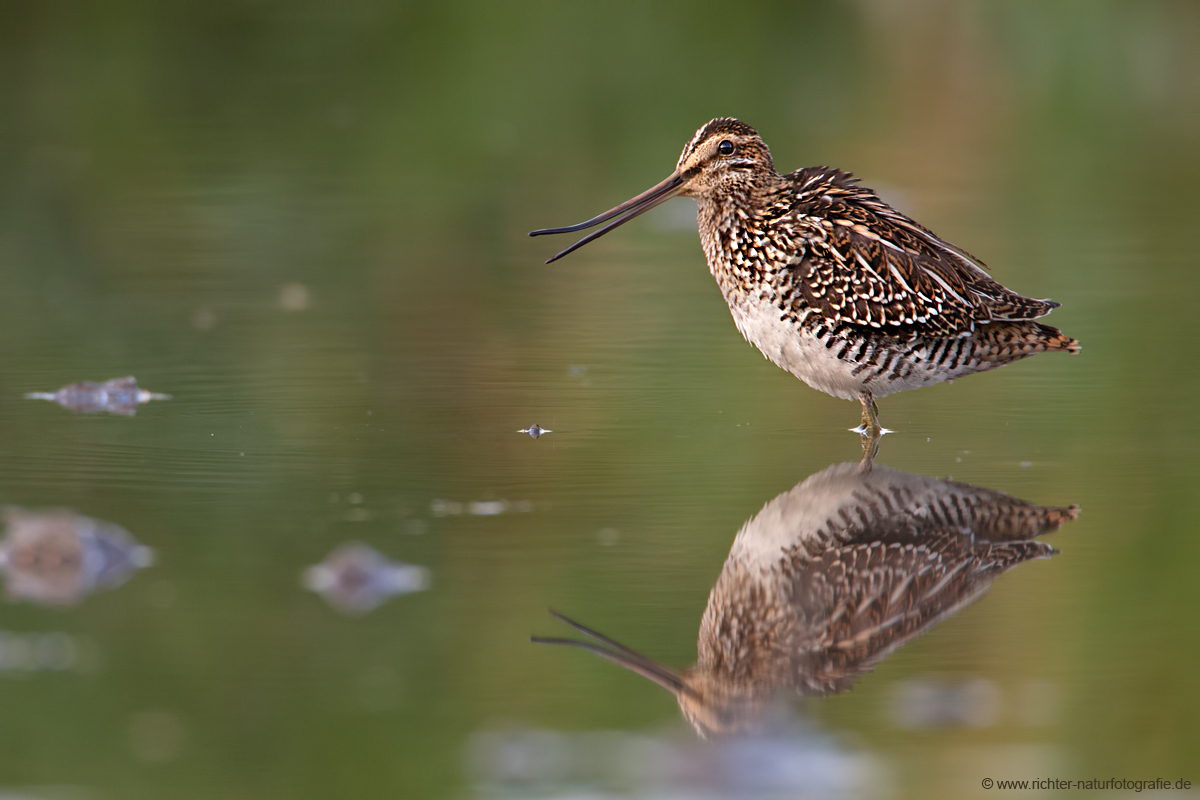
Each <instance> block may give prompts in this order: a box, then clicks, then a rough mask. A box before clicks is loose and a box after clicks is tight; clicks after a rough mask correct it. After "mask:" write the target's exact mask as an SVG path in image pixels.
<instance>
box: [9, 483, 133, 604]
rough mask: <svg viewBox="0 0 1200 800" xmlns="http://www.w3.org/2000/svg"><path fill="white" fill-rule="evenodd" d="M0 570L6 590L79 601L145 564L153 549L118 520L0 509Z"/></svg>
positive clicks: (17, 596) (24, 596)
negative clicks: (0, 528)
mask: <svg viewBox="0 0 1200 800" xmlns="http://www.w3.org/2000/svg"><path fill="white" fill-rule="evenodd" d="M4 522H5V528H6V531H5V537H4V540H3V541H0V571H3V573H4V577H5V583H6V585H7V589H8V596H9V597H10V598H11V599H13V600H28V601H30V602H33V603H40V604H42V605H51V606H64V605H72V604H74V603H77V602H79V601H80V600H81V599H82V598H84V597H85V596H87V595H89V594H91V593H92V592H96V591H99V590H101V589H112V588H115V587H117V586H120V585H121V584H122V583H124V582H125V581H127V580H128V579H129V577H130V576H131V575H132V574H133V572H134V571H135V570H138V569H142V568H144V567H148V566H150V564H152V563H153V562H154V553H153V551H151V550H150V548H148V547H146V546H144V545H141V544H138V543H137V541H135V540H134V538H133V537H132V536H131V535H130V534H129V532H128V531H126V530H125V529H124V528H122V527H120V526H119V525H114V524H113V523H111V522H104V521H102V520H98V519H92V518H91V517H85V516H82V515H80V514H76V513H75V512H74V511H69V510H66V509H56V510H51V511H27V510H25V509H22V508H17V507H16V506H8V507H7V508H5V509H4Z"/></svg>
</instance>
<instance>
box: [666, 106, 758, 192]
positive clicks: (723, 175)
mask: <svg viewBox="0 0 1200 800" xmlns="http://www.w3.org/2000/svg"><path fill="white" fill-rule="evenodd" d="M675 174H676V175H678V176H680V178H681V179H682V182H681V183H680V186H679V194H683V195H687V196H688V197H696V198H701V197H710V196H713V195H718V194H742V193H748V192H751V191H753V190H754V189H755V188H757V187H758V186H760V185H762V184H763V182H764V181H763V179H764V178H766V177H770V176H773V175H775V163H774V162H773V161H772V160H771V151H770V150H769V149H768V148H767V144H766V142H764V141H763V140H762V137H761V136H759V135H758V131H756V130H754V128H751V127H750V126H749V125H747V124H746V123H744V122H741V121H739V120H736V119H730V118H729V117H718V118H717V119H714V120H713V121H712V122H709V123H708V124H707V125H704V126H703V127H702V128H700V130H698V131H696V135H695V136H693V137H692V139H691V141H690V142H688V143H687V145H686V146H685V147H684V148H683V153H682V154H680V156H679V163H678V164H676V165H675Z"/></svg>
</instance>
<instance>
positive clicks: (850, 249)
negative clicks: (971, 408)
mask: <svg viewBox="0 0 1200 800" xmlns="http://www.w3.org/2000/svg"><path fill="white" fill-rule="evenodd" d="M681 194H682V195H687V196H690V197H694V198H695V199H696V201H697V204H698V220H699V227H700V241H701V243H702V245H703V247H704V253H705V256H706V258H707V260H708V267H709V270H710V271H711V272H712V274H713V276H714V277H715V278H716V280H717V284H718V285H719V286H720V288H721V292H722V294H723V295H724V296H725V300H726V302H727V303H728V304H729V309H730V311H731V312H732V314H733V318H734V322H735V323H736V324H737V327H738V330H740V331H741V332H742V334H743V335H744V336H745V337H746V339H747V340H749V341H750V342H751V343H752V344H754V345H755V346H756V347H758V348H759V350H761V351H762V353H763V354H764V355H765V356H766V357H767V358H768V359H770V360H771V361H773V362H774V363H775V364H777V365H779V366H780V367H782V368H784V369H786V370H788V371H789V372H791V373H792V374H794V375H795V376H796V377H798V378H800V379H801V380H803V381H804V382H805V383H807V384H808V385H809V386H812V387H813V388H815V389H820V390H821V391H823V392H826V393H828V394H831V395H833V396H835V397H842V398H845V399H857V400H859V401H860V402H861V403H862V406H863V431H864V433H870V434H871V435H873V436H874V435H877V434H878V432H879V430H880V428H879V423H878V418H877V415H876V412H875V404H874V399H875V398H876V397H882V396H884V395H887V394H891V393H893V392H897V391H901V390H904V389H915V388H919V387H922V386H930V385H932V384H935V383H940V382H941V381H944V380H949V379H952V378H956V377H959V376H961V375H968V374H972V373H975V372H983V371H986V370H990V369H994V368H996V367H1000V366H1004V365H1005V364H1008V363H1011V362H1013V361H1016V360H1019V359H1022V358H1025V357H1027V356H1030V355H1033V354H1034V353H1039V352H1043V351H1047V350H1062V351H1066V352H1071V353H1075V352H1078V351H1079V343H1078V342H1077V341H1076V340H1074V339H1072V338H1070V337H1068V336H1064V335H1063V334H1062V333H1060V332H1059V331H1058V330H1057V329H1055V328H1051V327H1049V326H1046V325H1043V324H1041V323H1038V322H1035V321H1034V320H1035V319H1037V318H1038V317H1042V316H1044V315H1046V314H1048V313H1049V312H1050V311H1051V310H1052V309H1053V308H1055V307H1057V305H1058V304H1057V303H1055V302H1053V301H1051V300H1035V299H1031V298H1028V297H1023V296H1022V295H1019V294H1017V293H1015V292H1013V291H1011V290H1009V289H1006V288H1005V287H1004V286H1001V285H1000V284H999V283H997V282H996V281H995V280H993V279H992V278H991V277H990V276H989V275H988V273H987V272H986V267H985V265H984V263H983V262H982V261H980V260H979V259H977V258H975V257H974V256H972V255H971V254H970V253H968V252H966V251H965V250H962V249H961V248H958V247H955V246H954V245H952V244H950V243H949V242H946V241H944V240H942V239H940V238H938V237H937V236H936V235H934V234H933V232H931V231H930V230H928V229H927V228H924V227H922V226H921V225H919V224H917V223H916V222H914V221H913V220H912V219H909V218H908V217H906V216H905V215H903V214H901V213H900V212H899V211H896V210H895V209H894V208H892V207H891V206H889V205H888V204H887V203H884V202H883V201H882V200H880V199H879V197H878V196H877V195H876V194H875V193H874V192H872V191H871V190H870V189H867V188H865V187H863V186H861V185H859V184H858V182H857V180H856V179H855V178H854V177H853V176H851V175H850V173H847V172H842V171H840V170H836V169H830V168H828V167H808V168H806V169H801V170H798V171H796V172H793V173H791V174H789V175H780V174H779V173H778V172H776V171H775V165H774V162H773V161H772V159H771V153H770V151H769V150H768V149H767V146H766V144H765V143H764V142H763V140H762V138H761V137H760V136H759V135H758V133H757V132H756V131H755V130H754V129H753V128H751V127H750V126H749V125H746V124H745V123H743V122H739V121H738V120H735V119H729V118H719V119H714V120H712V121H711V122H709V123H708V124H706V125H704V126H703V127H702V128H700V130H698V131H697V132H696V135H695V136H693V137H692V140H691V141H690V142H688V144H687V146H686V147H685V148H684V149H683V154H682V155H681V156H680V158H679V163H678V165H677V166H676V169H675V172H673V173H672V174H671V175H670V176H669V177H668V178H667V179H666V180H665V181H663V182H662V183H660V184H658V185H657V186H655V187H653V188H651V189H650V190H648V191H646V192H644V193H643V194H641V195H638V196H637V197H635V198H633V199H632V200H629V201H628V202H626V203H623V204H621V205H620V206H617V207H616V208H614V209H612V210H611V211H608V212H606V213H604V214H601V215H600V216H599V217H596V218H594V219H591V220H588V221H587V222H584V223H581V224H579V225H572V226H569V227H566V228H551V229H545V230H539V231H534V232H533V233H532V234H531V235H535V236H536V235H541V234H547V233H566V232H571V231H577V230H582V229H585V228H589V227H592V226H594V225H598V224H600V223H602V222H608V223H609V224H608V225H606V226H605V227H603V228H601V229H600V230H599V231H596V232H594V233H592V234H589V235H588V236H586V237H584V238H583V239H581V240H580V241H579V242H577V243H576V244H574V245H572V246H571V247H569V248H567V249H566V250H564V251H562V252H561V253H559V254H558V255H556V256H555V257H554V258H552V259H551V261H553V260H555V259H557V258H560V257H562V256H564V255H566V254H567V253H570V252H571V251H573V250H575V249H576V248H578V247H581V246H582V245H584V244H586V243H587V242H590V241H592V240H593V239H595V238H597V237H599V236H601V235H603V234H604V233H606V232H608V231H610V230H612V229H613V228H615V227H617V226H618V225H620V224H622V223H624V222H626V221H628V220H629V219H632V218H633V217H635V216H637V215H638V214H641V213H642V212H644V211H646V210H648V209H650V208H653V207H654V206H656V205H658V204H660V203H662V202H665V201H666V200H668V199H670V198H671V197H675V196H677V195H681Z"/></svg>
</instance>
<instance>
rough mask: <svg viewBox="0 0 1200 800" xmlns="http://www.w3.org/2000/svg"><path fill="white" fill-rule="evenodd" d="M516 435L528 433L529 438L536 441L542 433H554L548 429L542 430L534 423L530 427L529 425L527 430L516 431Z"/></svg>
mask: <svg viewBox="0 0 1200 800" xmlns="http://www.w3.org/2000/svg"><path fill="white" fill-rule="evenodd" d="M517 433H528V434H529V435H530V436H532V437H533V438H534V439H536V438H538V437H539V436H541V435H542V434H543V433H554V431H552V430H550V429H549V428H543V427H541V426H540V425H538V424H537V423H536V422H535V423H533V424H532V425H530V426H529V427H528V428H525V429H524V430H519V431H517Z"/></svg>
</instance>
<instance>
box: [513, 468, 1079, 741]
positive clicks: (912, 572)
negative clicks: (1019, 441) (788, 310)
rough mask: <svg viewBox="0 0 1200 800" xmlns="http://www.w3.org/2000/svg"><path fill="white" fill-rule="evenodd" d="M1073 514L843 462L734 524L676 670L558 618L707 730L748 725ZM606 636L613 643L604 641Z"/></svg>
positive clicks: (939, 616) (904, 636)
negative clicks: (694, 637) (692, 656)
mask: <svg viewBox="0 0 1200 800" xmlns="http://www.w3.org/2000/svg"><path fill="white" fill-rule="evenodd" d="M1078 513H1079V509H1078V507H1077V506H1068V507H1058V508H1055V507H1042V506H1037V505H1033V504H1032V503H1028V502H1026V501H1024V500H1018V499H1017V498H1014V497H1010V496H1009V495H1006V494H1003V493H1001V492H996V491H993V490H990V489H981V488H977V487H974V486H969V485H967V484H963V483H954V482H952V481H943V480H937V479H935V478H927V477H923V476H920V475H911V474H909V473H904V472H899V471H896V470H892V469H888V468H876V469H874V470H871V471H866V470H862V469H861V468H860V467H859V465H857V464H840V465H835V466H832V467H829V468H827V469H825V470H822V471H821V472H819V473H817V474H815V475H812V476H810V477H809V478H807V479H806V480H804V481H803V482H801V483H800V484H799V485H797V486H796V487H795V488H793V489H792V490H791V491H789V492H785V493H784V494H782V495H780V496H779V497H777V498H775V499H774V500H772V501H771V502H769V503H767V505H766V506H764V507H763V509H762V510H761V511H760V512H759V513H758V514H757V515H755V516H754V518H753V519H751V520H750V521H749V522H747V523H746V524H745V525H744V526H743V527H742V529H741V531H739V532H738V534H737V537H736V539H735V540H734V543H733V547H732V548H731V550H730V552H729V556H728V558H727V559H726V561H725V566H724V567H723V568H722V570H721V575H720V577H718V579H717V582H716V585H715V586H714V587H713V589H712V592H711V593H710V594H709V598H708V606H707V608H706V609H705V611H704V617H703V619H702V620H701V622H700V632H699V638H698V642H697V651H698V656H699V658H698V660H697V663H696V664H695V665H694V666H693V667H691V668H689V669H687V670H684V671H683V672H675V671H674V670H671V669H669V668H667V667H664V666H662V665H661V664H658V663H657V662H654V661H652V660H650V659H649V658H647V657H646V656H643V655H641V654H640V653H637V652H635V651H633V650H630V649H629V648H626V647H625V646H623V645H621V644H619V643H617V642H615V641H613V640H612V639H608V638H606V637H603V636H601V635H600V634H597V633H596V632H595V631H592V630H590V629H588V628H585V627H583V626H582V625H579V624H578V623H575V622H573V621H571V620H568V619H566V618H565V617H561V616H560V618H561V619H563V620H564V621H566V622H567V623H568V624H570V625H572V626H573V627H575V628H576V629H577V630H579V631H581V632H583V633H585V634H587V635H589V636H591V637H593V638H594V639H596V640H597V641H598V642H599V643H600V644H597V643H596V642H581V641H578V640H572V639H545V638H535V639H534V641H537V642H542V643H551V644H572V645H575V646H579V647H584V648H586V649H588V650H591V651H592V652H594V653H597V654H598V655H601V656H603V657H605V658H608V659H610V660H613V661H616V662H617V663H619V664H621V665H623V666H625V667H628V668H630V669H632V670H634V671H636V672H638V673H639V674H642V675H644V676H645V677H647V678H650V679H651V680H653V681H655V682H656V683H658V684H659V685H661V686H664V687H666V688H667V689H669V690H670V691H671V692H672V693H673V694H674V695H675V697H676V699H677V700H678V701H679V706H680V709H681V710H682V711H683V714H684V716H685V717H687V719H688V721H689V722H690V723H691V724H692V725H693V726H694V727H695V729H696V730H697V731H698V732H699V733H700V734H701V735H703V736H706V737H707V736H710V735H720V734H728V733H735V732H739V731H743V730H746V729H748V728H750V727H752V726H753V725H754V724H755V723H756V721H757V719H758V718H759V717H760V716H761V713H762V711H763V710H764V709H765V707H766V704H767V702H768V701H769V700H770V699H771V697H772V696H773V695H774V694H775V693H777V692H778V691H780V690H784V689H790V690H794V691H796V692H799V693H801V694H817V695H823V694H831V693H835V692H841V691H845V690H846V689H848V688H850V685H851V684H852V683H853V682H854V680H855V679H856V678H858V677H859V676H860V675H862V674H864V673H866V672H869V671H870V670H872V669H873V668H874V667H875V666H876V665H877V664H878V663H879V662H880V661H881V660H882V659H883V658H885V657H886V656H887V655H889V654H890V653H892V652H893V651H894V650H896V649H897V648H898V647H900V646H902V645H904V644H905V643H907V642H908V641H910V640H911V639H913V638H914V637H916V636H918V635H919V634H921V633H923V632H925V631H926V630H928V629H929V628H931V627H932V626H933V625H935V624H937V623H938V622H940V621H941V620H943V619H945V618H946V617H948V616H950V615H952V614H954V613H956V612H957V611H959V610H961V609H962V608H964V607H966V606H967V605H969V604H970V603H972V602H974V601H975V600H977V599H978V598H979V597H980V596H982V595H983V593H984V592H986V591H987V589H988V588H989V587H990V586H991V583H992V581H993V580H994V579H995V578H996V577H997V576H999V575H1000V574H1001V573H1003V572H1005V571H1007V570H1009V569H1011V568H1012V567H1014V566H1016V565H1017V564H1020V563H1022V562H1023V561H1028V560H1030V559H1037V558H1048V557H1050V556H1052V555H1054V554H1055V553H1056V552H1057V551H1055V550H1054V549H1053V548H1052V547H1050V546H1049V545H1046V544H1043V543H1041V542H1038V541H1035V537H1037V536H1040V535H1041V534H1043V533H1047V532H1049V531H1054V530H1057V529H1058V528H1059V526H1061V525H1062V524H1063V523H1064V522H1066V521H1068V520H1071V519H1074V518H1075V517H1076V516H1077V515H1078ZM602 645H606V646H602Z"/></svg>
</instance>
